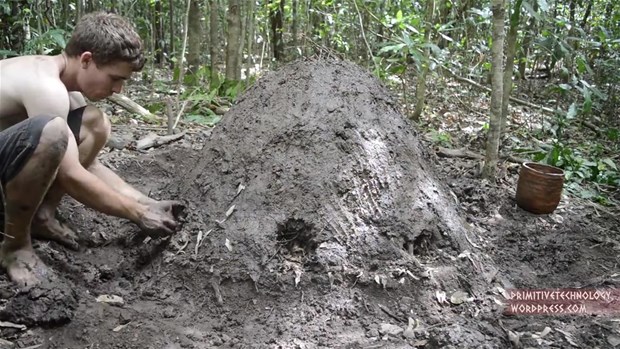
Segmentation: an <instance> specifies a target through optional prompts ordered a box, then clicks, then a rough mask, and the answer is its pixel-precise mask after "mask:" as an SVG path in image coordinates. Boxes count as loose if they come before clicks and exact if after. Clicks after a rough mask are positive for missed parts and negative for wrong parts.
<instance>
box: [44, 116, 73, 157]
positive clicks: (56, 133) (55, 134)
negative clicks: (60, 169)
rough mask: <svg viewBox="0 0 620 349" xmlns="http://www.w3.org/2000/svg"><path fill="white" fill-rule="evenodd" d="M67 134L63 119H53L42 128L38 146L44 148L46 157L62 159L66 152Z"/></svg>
mask: <svg viewBox="0 0 620 349" xmlns="http://www.w3.org/2000/svg"><path fill="white" fill-rule="evenodd" d="M69 132H70V131H69V128H68V127H67V123H66V121H65V120H64V119H63V118H60V117H54V118H52V119H51V120H50V121H48V122H47V123H46V124H45V126H44V127H43V130H42V131H41V138H40V140H39V146H43V147H45V148H46V149H45V150H44V151H45V152H46V153H49V154H48V156H57V157H59V158H62V156H63V155H64V153H65V151H66V150H67V143H68V142H69Z"/></svg>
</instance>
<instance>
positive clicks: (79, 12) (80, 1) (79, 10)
mask: <svg viewBox="0 0 620 349" xmlns="http://www.w3.org/2000/svg"><path fill="white" fill-rule="evenodd" d="M75 12H76V19H75V21H76V23H77V21H79V20H80V18H82V16H83V15H84V0H75Z"/></svg>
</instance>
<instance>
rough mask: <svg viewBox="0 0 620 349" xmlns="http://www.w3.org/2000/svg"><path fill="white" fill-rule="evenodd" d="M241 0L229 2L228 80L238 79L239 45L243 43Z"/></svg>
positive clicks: (230, 0)
mask: <svg viewBox="0 0 620 349" xmlns="http://www.w3.org/2000/svg"><path fill="white" fill-rule="evenodd" d="M239 2H240V1H239V0H229V2H228V15H227V22H228V42H227V44H226V80H227V81H236V77H237V70H238V68H239V45H240V44H241V14H240V11H239Z"/></svg>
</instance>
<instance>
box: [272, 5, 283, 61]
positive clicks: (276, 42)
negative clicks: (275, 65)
mask: <svg viewBox="0 0 620 349" xmlns="http://www.w3.org/2000/svg"><path fill="white" fill-rule="evenodd" d="M272 1H278V2H279V3H278V5H277V6H270V7H269V22H270V24H271V44H272V48H271V49H272V51H273V58H275V60H276V61H281V60H282V59H283V58H284V42H283V41H282V31H283V27H284V20H283V15H284V1H285V0H269V4H271V3H272Z"/></svg>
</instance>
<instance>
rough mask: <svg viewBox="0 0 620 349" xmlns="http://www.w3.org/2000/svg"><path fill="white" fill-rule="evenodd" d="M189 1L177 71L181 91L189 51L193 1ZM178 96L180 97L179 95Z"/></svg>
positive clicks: (186, 7) (184, 16)
mask: <svg viewBox="0 0 620 349" xmlns="http://www.w3.org/2000/svg"><path fill="white" fill-rule="evenodd" d="M185 1H187V2H186V4H187V5H185V13H184V15H183V18H184V20H183V45H182V46H181V52H180V54H179V59H178V60H177V69H178V70H179V80H178V89H180V87H181V85H182V84H183V80H184V74H185V68H184V63H185V51H186V49H187V36H188V35H187V34H188V26H189V9H190V5H191V2H192V0H185ZM177 96H178V95H177Z"/></svg>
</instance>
